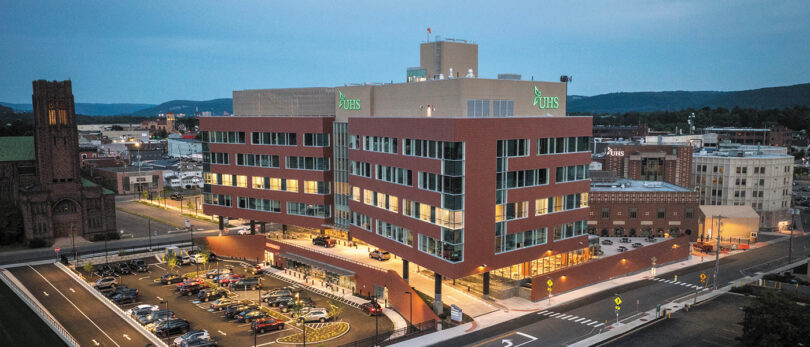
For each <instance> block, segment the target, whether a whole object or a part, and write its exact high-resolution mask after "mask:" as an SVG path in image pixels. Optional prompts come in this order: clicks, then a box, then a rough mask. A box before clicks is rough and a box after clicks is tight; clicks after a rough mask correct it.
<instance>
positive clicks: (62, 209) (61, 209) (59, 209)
mask: <svg viewBox="0 0 810 347" xmlns="http://www.w3.org/2000/svg"><path fill="white" fill-rule="evenodd" d="M76 210H77V209H76V204H75V203H74V202H73V201H70V200H62V201H60V202H58V203H57V204H56V206H54V207H53V214H63V213H75V212H76Z"/></svg>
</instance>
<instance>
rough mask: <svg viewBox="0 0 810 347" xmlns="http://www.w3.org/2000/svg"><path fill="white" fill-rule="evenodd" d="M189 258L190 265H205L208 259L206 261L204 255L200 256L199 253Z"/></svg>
mask: <svg viewBox="0 0 810 347" xmlns="http://www.w3.org/2000/svg"><path fill="white" fill-rule="evenodd" d="M189 258H190V259H189V261H190V262H191V264H205V263H206V262H207V261H208V259H206V257H205V255H202V254H200V253H195V254H192V255H191V257H189Z"/></svg>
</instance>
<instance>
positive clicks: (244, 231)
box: [228, 225, 250, 235]
mask: <svg viewBox="0 0 810 347" xmlns="http://www.w3.org/2000/svg"><path fill="white" fill-rule="evenodd" d="M228 233H229V234H239V235H248V234H250V227H249V226H245V225H243V226H239V227H234V228H230V229H228Z"/></svg>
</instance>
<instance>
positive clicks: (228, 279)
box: [214, 275, 245, 287]
mask: <svg viewBox="0 0 810 347" xmlns="http://www.w3.org/2000/svg"><path fill="white" fill-rule="evenodd" d="M243 278H245V276H242V275H226V276H223V277H222V278H219V277H218V278H215V279H214V282H215V283H219V285H221V286H223V287H227V286H230V285H231V283H236V282H237V281H239V280H240V279H243Z"/></svg>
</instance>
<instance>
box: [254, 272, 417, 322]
mask: <svg viewBox="0 0 810 347" xmlns="http://www.w3.org/2000/svg"><path fill="white" fill-rule="evenodd" d="M265 273H267V274H269V275H271V276H274V277H277V278H279V279H282V280H284V281H286V282H294V283H297V284H300V285H302V286H305V287H307V288H311V289H314V291H315V292H316V293H318V294H320V295H323V296H326V297H332V298H336V299H338V301H340V302H343V303H344V304H348V305H351V306H355V307H360V305H362V304H365V303H366V302H368V300H365V299H362V298H358V297H356V296H354V295H353V294H352V291H351V289H346V288H340V287H337V288H335V287H326V286H323V285H321V284H320V283H318V282H319V281H317V280H308V281H305V280H303V277H304V276H303V274H302V273H298V272H296V271H293V270H290V269H287V270H279V269H276V268H269V269H267V270H265ZM383 313H384V314H385V316H386V317H388V319H390V320H391V322H392V323H393V324H394V330H399V329H405V328H407V327H408V322H407V321H405V318H403V317H402V316H400V315H399V313H397V312H396V311H394V310H393V309H391V308H388V307H387V305H386V307H384V308H383Z"/></svg>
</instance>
